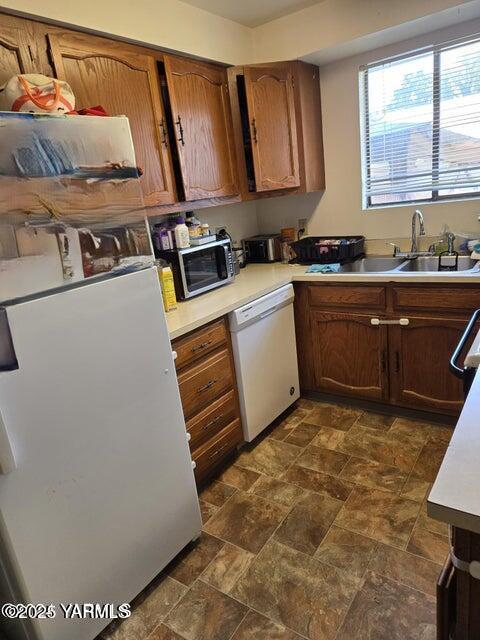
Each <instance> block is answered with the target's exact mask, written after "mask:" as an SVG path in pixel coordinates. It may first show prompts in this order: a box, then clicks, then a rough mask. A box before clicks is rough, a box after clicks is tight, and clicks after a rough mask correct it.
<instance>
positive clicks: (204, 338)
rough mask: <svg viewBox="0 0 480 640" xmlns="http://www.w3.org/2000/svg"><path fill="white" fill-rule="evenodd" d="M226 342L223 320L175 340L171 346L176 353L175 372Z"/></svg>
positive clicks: (225, 329)
mask: <svg viewBox="0 0 480 640" xmlns="http://www.w3.org/2000/svg"><path fill="white" fill-rule="evenodd" d="M226 341H227V328H226V326H225V321H224V320H220V321H219V322H215V323H214V324H211V325H209V326H208V327H202V328H201V329H199V330H198V331H195V332H194V333H191V334H190V335H189V336H186V337H184V338H179V339H178V340H175V341H174V342H173V345H172V346H173V348H174V350H175V351H176V352H177V359H176V361H175V366H176V368H177V370H178V369H182V367H184V366H185V365H187V364H190V363H191V362H195V361H196V360H198V358H201V357H202V356H204V355H206V354H208V353H210V352H212V351H213V350H214V349H216V348H217V347H219V346H221V345H222V344H225V342H226Z"/></svg>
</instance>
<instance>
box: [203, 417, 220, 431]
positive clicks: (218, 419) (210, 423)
mask: <svg viewBox="0 0 480 640" xmlns="http://www.w3.org/2000/svg"><path fill="white" fill-rule="evenodd" d="M222 418H223V413H220V414H219V415H218V416H217V417H216V418H214V419H213V420H210V422H207V424H206V425H204V426H203V427H202V431H205V430H206V429H209V428H210V427H213V425H214V424H217V422H219V421H220V420H221V419H222Z"/></svg>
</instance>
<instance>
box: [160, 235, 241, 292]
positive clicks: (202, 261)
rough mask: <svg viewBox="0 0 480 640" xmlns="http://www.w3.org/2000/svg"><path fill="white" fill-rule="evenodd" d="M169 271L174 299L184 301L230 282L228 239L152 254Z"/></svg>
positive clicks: (231, 266) (230, 254) (231, 259)
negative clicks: (169, 269)
mask: <svg viewBox="0 0 480 640" xmlns="http://www.w3.org/2000/svg"><path fill="white" fill-rule="evenodd" d="M155 255H156V256H157V258H163V259H164V260H166V261H167V262H168V263H169V264H170V265H171V267H172V271H173V279H174V282H175V292H176V294H177V298H179V299H180V300H186V299H187V298H193V296H198V295H199V294H200V293H205V292H206V291H210V290H211V289H215V288H216V287H221V286H222V285H224V284H229V283H230V282H233V280H234V278H235V274H234V265H233V251H232V245H231V242H230V240H229V239H225V240H216V241H214V242H209V243H208V244H203V245H200V246H197V247H188V248H187V249H173V250H168V251H156V252H155Z"/></svg>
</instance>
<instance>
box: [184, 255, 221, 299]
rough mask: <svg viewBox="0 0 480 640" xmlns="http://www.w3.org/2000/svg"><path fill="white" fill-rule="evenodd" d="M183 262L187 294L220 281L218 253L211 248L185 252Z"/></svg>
mask: <svg viewBox="0 0 480 640" xmlns="http://www.w3.org/2000/svg"><path fill="white" fill-rule="evenodd" d="M182 262H183V271H184V278H185V289H186V292H185V293H186V294H187V295H188V294H192V293H195V292H196V291H199V290H202V289H205V288H210V287H212V286H213V285H215V284H216V283H217V282H218V280H219V276H218V268H217V254H216V251H212V249H211V248H209V249H201V250H200V251H192V252H191V253H185V254H183V256H182Z"/></svg>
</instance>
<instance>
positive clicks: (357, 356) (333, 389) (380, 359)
mask: <svg viewBox="0 0 480 640" xmlns="http://www.w3.org/2000/svg"><path fill="white" fill-rule="evenodd" d="M371 320H372V317H371V316H368V315H361V314H353V313H324V312H323V311H313V312H312V315H311V336H312V347H313V360H314V361H313V368H314V377H315V387H316V389H317V390H319V391H328V392H330V393H339V394H343V395H348V396H358V397H361V398H370V399H373V400H382V399H385V398H386V397H387V391H388V389H387V387H388V385H387V330H386V327H385V326H384V325H380V326H379V325H372V324H371Z"/></svg>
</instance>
